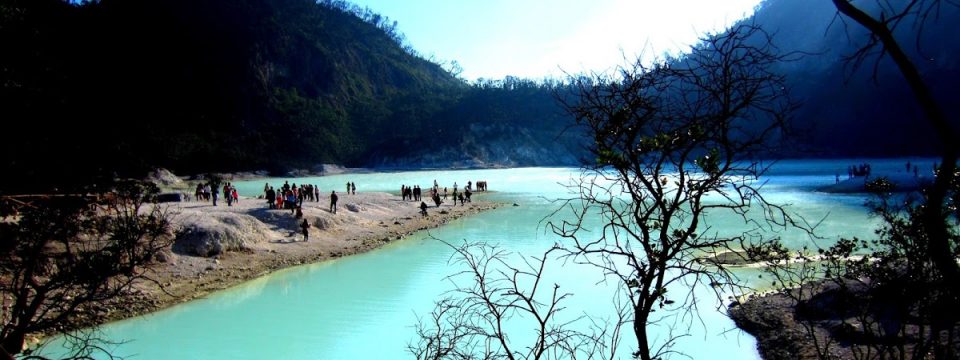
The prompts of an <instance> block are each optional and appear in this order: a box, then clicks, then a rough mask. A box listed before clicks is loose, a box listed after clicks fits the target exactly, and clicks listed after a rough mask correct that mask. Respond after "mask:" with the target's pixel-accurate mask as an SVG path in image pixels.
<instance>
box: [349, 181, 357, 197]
mask: <svg viewBox="0 0 960 360" xmlns="http://www.w3.org/2000/svg"><path fill="white" fill-rule="evenodd" d="M350 192H351V193H353V195H356V194H357V183H355V182H352V183H350Z"/></svg>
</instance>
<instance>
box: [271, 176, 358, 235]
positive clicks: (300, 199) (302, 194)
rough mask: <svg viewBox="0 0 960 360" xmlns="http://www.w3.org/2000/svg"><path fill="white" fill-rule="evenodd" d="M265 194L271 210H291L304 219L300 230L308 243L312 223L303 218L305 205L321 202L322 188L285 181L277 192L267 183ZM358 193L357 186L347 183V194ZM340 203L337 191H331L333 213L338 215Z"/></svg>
mask: <svg viewBox="0 0 960 360" xmlns="http://www.w3.org/2000/svg"><path fill="white" fill-rule="evenodd" d="M263 193H264V194H263V198H264V199H266V201H267V206H268V207H269V208H270V209H283V210H290V213H291V214H294V217H295V218H297V219H301V218H302V219H303V220H302V221H301V222H300V229H301V231H302V233H303V241H307V240H308V239H309V237H310V222H309V221H307V219H306V218H304V217H303V203H304V202H320V186H317V185H314V184H301V185H300V186H297V184H296V183H293V184H292V185H291V184H290V182H289V181H284V182H283V185H282V186H280V189H277V190H275V189H274V188H273V186H270V183H265V184H263ZM356 193H357V184H356V183H353V182H347V194H356ZM338 201H339V196H337V192H336V190H331V191H330V212H331V213H334V214H336V213H337V202H338Z"/></svg>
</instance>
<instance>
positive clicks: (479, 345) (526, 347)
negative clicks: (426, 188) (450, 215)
mask: <svg viewBox="0 0 960 360" xmlns="http://www.w3.org/2000/svg"><path fill="white" fill-rule="evenodd" d="M448 245H449V244H448ZM451 247H453V248H454V250H455V253H454V255H453V257H452V258H451V263H452V264H455V265H458V266H463V267H465V270H463V271H462V272H460V273H457V274H454V275H451V276H450V277H449V279H450V280H451V281H452V282H453V283H454V284H455V288H454V290H453V291H451V293H450V294H449V296H447V297H446V298H444V299H442V300H440V301H438V302H437V304H436V307H435V309H434V311H433V312H432V313H431V314H430V317H429V318H428V319H421V320H420V322H419V324H418V325H417V327H416V329H417V335H418V336H417V339H416V343H411V344H410V345H408V351H409V352H410V353H412V354H413V355H415V356H416V357H417V358H418V359H577V358H586V359H615V358H616V351H617V339H618V338H619V329H620V325H621V324H622V317H621V318H619V319H617V320H616V321H614V322H613V323H612V324H608V323H602V324H593V325H595V326H591V327H592V328H593V331H592V332H589V333H588V332H586V331H582V330H578V329H577V327H578V326H581V325H578V324H576V323H578V322H581V321H583V320H585V318H584V317H577V318H573V319H566V320H563V319H561V318H560V317H559V316H558V314H560V313H561V312H562V311H563V310H564V309H565V308H564V306H563V304H562V303H563V302H564V300H565V299H567V298H568V297H569V296H571V294H569V293H565V292H562V291H561V290H560V285H558V284H556V283H553V284H547V283H546V279H545V278H544V275H545V271H546V269H547V263H548V260H549V257H550V255H551V254H552V253H554V252H556V251H557V250H558V249H557V248H551V249H550V250H547V251H546V252H544V254H543V256H542V257H529V258H528V257H523V258H522V259H523V260H522V262H523V266H520V267H517V266H514V265H511V261H510V260H511V259H510V256H509V255H510V254H508V253H506V252H505V251H503V250H502V249H499V248H498V247H496V246H493V245H488V244H470V243H464V244H462V245H460V246H453V245H451ZM461 281H465V282H466V285H461V283H460V282H461ZM620 314H621V315H622V313H620ZM531 330H532V331H531ZM531 333H532V334H533V336H527V335H529V334H531Z"/></svg>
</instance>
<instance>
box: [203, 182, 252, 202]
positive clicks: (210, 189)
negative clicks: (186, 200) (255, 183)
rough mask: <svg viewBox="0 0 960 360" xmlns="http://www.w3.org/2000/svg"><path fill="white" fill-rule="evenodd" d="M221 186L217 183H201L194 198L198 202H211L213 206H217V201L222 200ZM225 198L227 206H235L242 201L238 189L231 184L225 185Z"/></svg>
mask: <svg viewBox="0 0 960 360" xmlns="http://www.w3.org/2000/svg"><path fill="white" fill-rule="evenodd" d="M220 194H221V191H220V186H218V185H217V184H216V183H210V182H207V183H199V184H197V187H196V189H195V190H194V193H193V196H194V199H197V201H210V202H212V203H213V206H217V200H219V199H220ZM223 197H224V199H225V200H227V206H233V204H234V203H235V202H238V201H240V195H239V194H237V188H236V187H234V186H233V184H231V183H229V182H228V183H226V184H224V185H223Z"/></svg>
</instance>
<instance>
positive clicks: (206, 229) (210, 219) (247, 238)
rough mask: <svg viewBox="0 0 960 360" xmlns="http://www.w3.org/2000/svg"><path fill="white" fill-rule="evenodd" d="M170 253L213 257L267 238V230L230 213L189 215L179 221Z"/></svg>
mask: <svg viewBox="0 0 960 360" xmlns="http://www.w3.org/2000/svg"><path fill="white" fill-rule="evenodd" d="M179 225H180V227H179V229H177V230H176V231H175V239H174V244H173V251H175V252H177V253H181V254H188V255H198V256H215V255H219V254H222V253H224V252H226V251H232V250H240V249H243V248H245V247H246V246H247V245H249V244H251V243H256V242H264V241H267V240H268V239H269V234H270V230H269V229H268V228H267V226H266V225H265V224H264V223H263V222H261V221H259V220H257V219H256V218H255V217H253V216H250V215H247V214H240V213H230V212H220V213H211V214H204V215H196V214H193V215H189V216H185V217H184V218H183V219H181V221H179Z"/></svg>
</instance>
